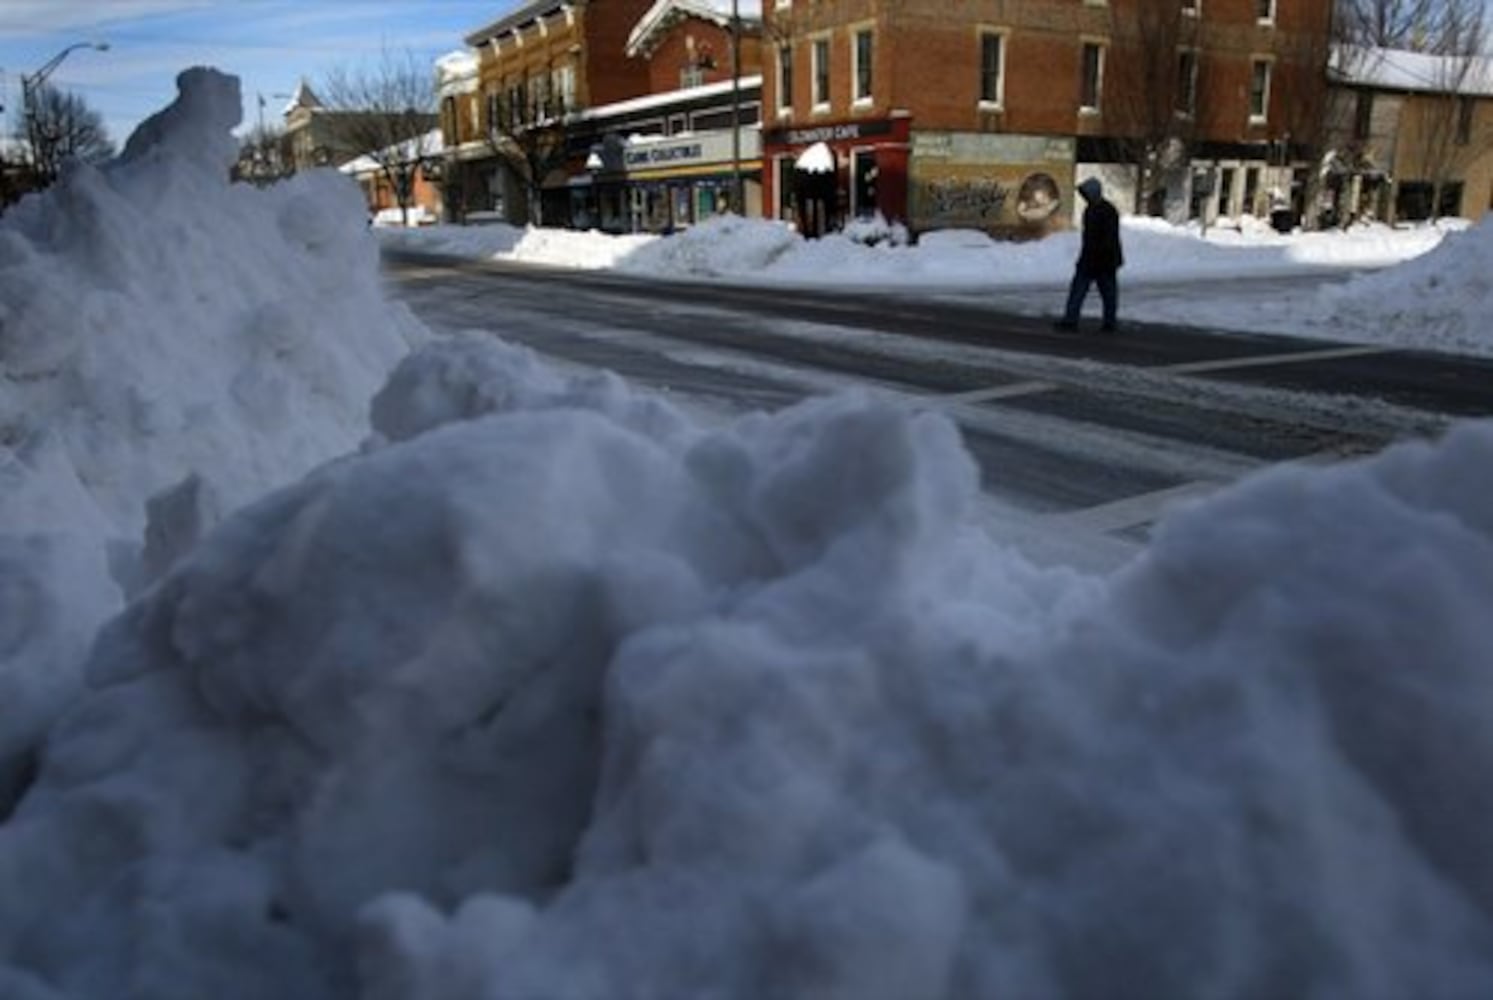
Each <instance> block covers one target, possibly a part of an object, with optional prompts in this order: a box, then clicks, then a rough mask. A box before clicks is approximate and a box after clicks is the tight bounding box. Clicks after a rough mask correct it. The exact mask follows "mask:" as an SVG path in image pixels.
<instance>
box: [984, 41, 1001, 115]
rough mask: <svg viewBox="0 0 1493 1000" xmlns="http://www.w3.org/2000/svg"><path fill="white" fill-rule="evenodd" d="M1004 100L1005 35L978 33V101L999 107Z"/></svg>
mask: <svg viewBox="0 0 1493 1000" xmlns="http://www.w3.org/2000/svg"><path fill="white" fill-rule="evenodd" d="M1005 102H1006V36H1005V35H1002V34H998V33H996V32H993V31H992V32H983V33H981V35H980V103H981V104H985V105H989V106H991V107H995V108H999V107H1001V106H1002V105H1004V104H1005Z"/></svg>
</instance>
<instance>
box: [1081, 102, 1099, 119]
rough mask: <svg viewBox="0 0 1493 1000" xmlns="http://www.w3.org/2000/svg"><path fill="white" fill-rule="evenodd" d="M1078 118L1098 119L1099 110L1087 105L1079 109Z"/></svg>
mask: <svg viewBox="0 0 1493 1000" xmlns="http://www.w3.org/2000/svg"><path fill="white" fill-rule="evenodd" d="M1078 117H1080V118H1098V117H1099V109H1098V108H1095V107H1091V106H1089V105H1087V104H1085V105H1084V106H1083V107H1081V108H1079V109H1078Z"/></svg>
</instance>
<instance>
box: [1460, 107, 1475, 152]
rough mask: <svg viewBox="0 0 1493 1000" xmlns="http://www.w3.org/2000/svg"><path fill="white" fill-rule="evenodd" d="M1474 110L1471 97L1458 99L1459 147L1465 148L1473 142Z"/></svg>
mask: <svg viewBox="0 0 1493 1000" xmlns="http://www.w3.org/2000/svg"><path fill="white" fill-rule="evenodd" d="M1472 110H1473V103H1472V98H1470V97H1459V98H1457V145H1458V146H1465V145H1467V144H1468V143H1469V142H1471V141H1472Z"/></svg>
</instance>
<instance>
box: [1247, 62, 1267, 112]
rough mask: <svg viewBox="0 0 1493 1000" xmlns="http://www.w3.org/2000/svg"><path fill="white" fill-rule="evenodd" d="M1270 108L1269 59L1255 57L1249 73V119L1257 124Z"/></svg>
mask: <svg viewBox="0 0 1493 1000" xmlns="http://www.w3.org/2000/svg"><path fill="white" fill-rule="evenodd" d="M1269 110H1270V60H1268V59H1256V60H1255V61H1254V64H1253V65H1252V66H1251V68H1250V73H1249V120H1250V121H1251V122H1252V123H1254V124H1259V123H1260V122H1263V121H1264V120H1265V117H1266V114H1267V112H1268V111H1269Z"/></svg>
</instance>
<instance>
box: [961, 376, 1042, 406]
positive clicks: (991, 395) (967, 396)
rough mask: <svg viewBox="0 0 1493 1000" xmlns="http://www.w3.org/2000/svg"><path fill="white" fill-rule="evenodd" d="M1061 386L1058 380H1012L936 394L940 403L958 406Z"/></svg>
mask: <svg viewBox="0 0 1493 1000" xmlns="http://www.w3.org/2000/svg"><path fill="white" fill-rule="evenodd" d="M1057 388H1059V386H1058V384H1057V383H1056V382H1039V381H1030V382H1011V383H1008V384H1006V385H997V386H993V387H991V388H989V389H971V390H969V391H968V392H955V393H950V394H949V395H946V396H936V397H935V399H936V400H937V402H939V403H940V404H944V405H948V406H958V405H959V404H961V403H987V402H989V401H990V400H992V399H1014V398H1016V397H1017V396H1034V395H1037V394H1038V393H1043V392H1051V391H1053V390H1054V389H1057Z"/></svg>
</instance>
